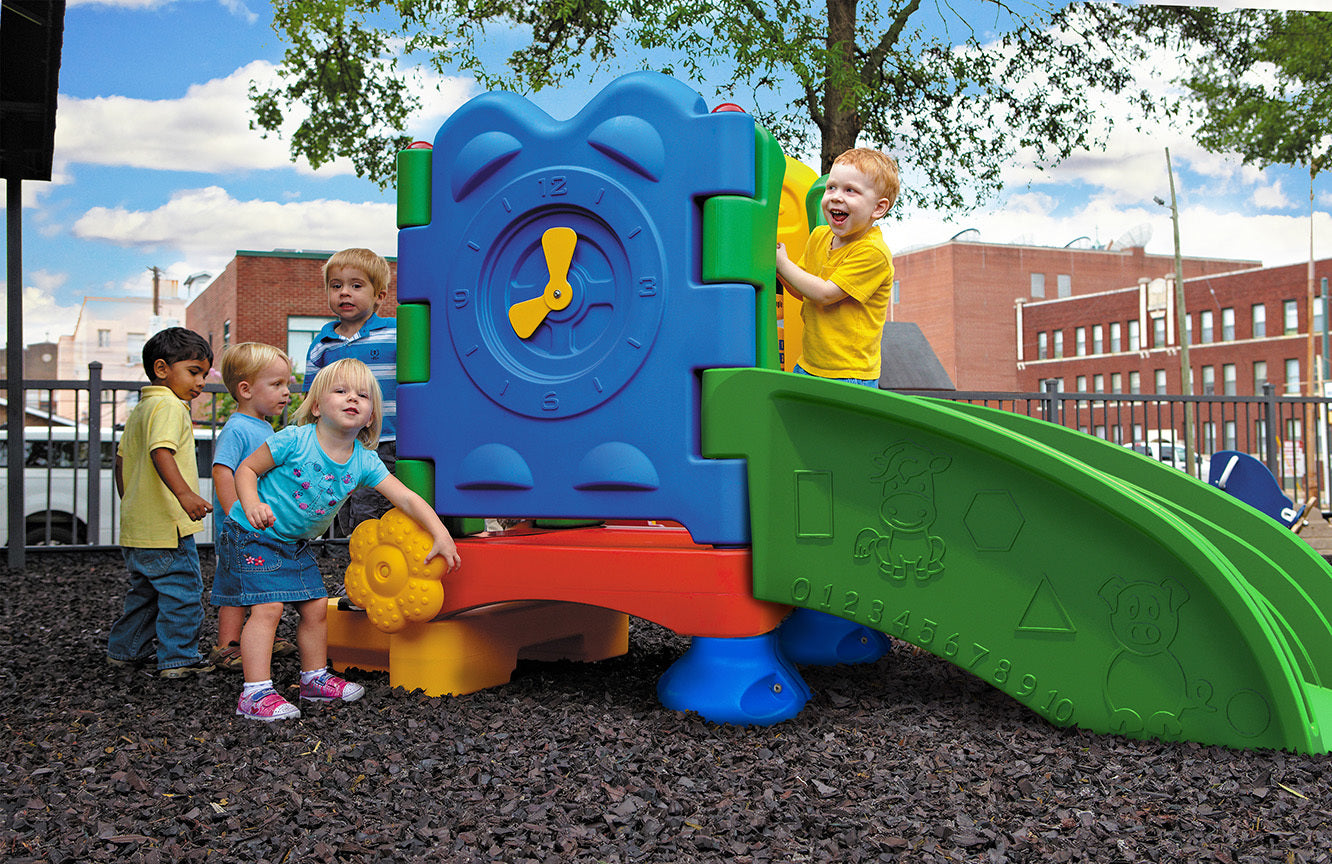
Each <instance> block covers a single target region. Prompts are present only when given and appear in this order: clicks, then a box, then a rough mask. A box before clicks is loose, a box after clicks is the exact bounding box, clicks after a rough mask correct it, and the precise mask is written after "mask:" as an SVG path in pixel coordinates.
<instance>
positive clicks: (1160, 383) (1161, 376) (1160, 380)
mask: <svg viewBox="0 0 1332 864" xmlns="http://www.w3.org/2000/svg"><path fill="white" fill-rule="evenodd" d="M1155 376H1156V392H1157V393H1162V394H1163V393H1165V392H1166V371H1165V370H1164V369H1157V370H1156V372H1155Z"/></svg>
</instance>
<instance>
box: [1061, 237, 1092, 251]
mask: <svg viewBox="0 0 1332 864" xmlns="http://www.w3.org/2000/svg"><path fill="white" fill-rule="evenodd" d="M1064 248H1065V249H1095V248H1096V247H1095V246H1094V245H1092V239H1091V238H1090V237H1088V236H1087V235H1086V234H1083V235H1082V236H1081V237H1074V238H1073V239H1072V240H1070V241H1068V242H1067V243H1065V244H1064Z"/></svg>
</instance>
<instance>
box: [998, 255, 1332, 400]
mask: <svg viewBox="0 0 1332 864" xmlns="http://www.w3.org/2000/svg"><path fill="white" fill-rule="evenodd" d="M1325 277H1327V278H1332V259H1325V260H1323V261H1320V262H1317V264H1316V267H1315V285H1318V284H1319V280H1321V279H1322V278H1325ZM1184 287H1185V298H1184V306H1185V309H1186V311H1187V312H1188V314H1189V317H1190V319H1191V320H1192V323H1193V340H1192V342H1191V344H1190V345H1189V366H1190V367H1191V368H1192V370H1193V382H1194V392H1195V393H1196V394H1202V392H1203V375H1202V367H1203V366H1211V367H1213V370H1214V372H1215V379H1214V380H1215V392H1216V393H1218V394H1220V393H1223V392H1224V387H1225V381H1224V376H1223V366H1224V365H1225V364H1234V365H1235V373H1236V374H1235V381H1236V388H1235V389H1236V393H1237V395H1240V396H1252V395H1260V393H1258V392H1255V386H1254V369H1253V364H1254V363H1255V362H1256V361H1262V362H1265V363H1266V364H1267V380H1268V381H1270V382H1271V383H1272V384H1273V385H1275V386H1276V387H1277V389H1278V392H1280V391H1281V390H1282V389H1284V386H1285V384H1286V383H1287V382H1286V379H1285V364H1286V360H1288V359H1297V360H1299V368H1300V378H1301V380H1305V379H1307V377H1308V374H1309V361H1308V338H1307V335H1308V328H1309V309H1308V265H1305V264H1295V265H1290V266H1285V267H1272V268H1266V269H1261V270H1250V271H1245V272H1239V273H1229V274H1224V275H1212V276H1206V277H1201V278H1195V279H1188V278H1186V279H1185V281H1184ZM1287 300H1294V301H1296V307H1297V310H1298V324H1297V330H1298V332H1297V333H1296V334H1294V335H1286V334H1285V333H1284V324H1285V314H1284V303H1285V301H1287ZM1257 303H1262V304H1263V305H1264V306H1265V308H1266V310H1267V321H1266V335H1265V336H1264V337H1262V338H1257V339H1255V338H1254V337H1253V312H1252V310H1253V306H1254V304H1257ZM1225 308H1233V309H1234V310H1235V328H1234V338H1233V339H1232V340H1230V341H1223V338H1222V314H1221V310H1223V309H1225ZM1204 311H1210V312H1211V313H1212V329H1213V336H1212V338H1213V341H1212V342H1209V343H1205V344H1204V343H1202V342H1201V338H1202V327H1201V324H1200V321H1199V318H1200V315H1201V313H1203V312H1204ZM1138 315H1139V291H1138V289H1137V288H1133V289H1127V290H1122V291H1115V292H1112V293H1107V294H1102V295H1099V296H1094V297H1085V298H1084V297H1074V298H1071V299H1066V300H1060V301H1047V302H1044V303H1042V302H1035V301H1033V302H1031V303H1028V304H1024V307H1023V350H1024V355H1025V357H1024V360H1025V362H1024V364H1023V367H1022V368H1021V369H1019V370H1018V372H1017V377H1018V389H1019V390H1024V391H1033V390H1037V389H1040V386H1041V383H1040V382H1041V381H1042V380H1044V379H1047V378H1063V379H1064V388H1065V390H1067V391H1069V392H1073V391H1075V390H1076V389H1077V383H1076V382H1077V376H1079V375H1083V376H1086V379H1087V389H1088V390H1089V391H1093V390H1094V384H1093V381H1094V377H1093V376H1095V375H1097V374H1101V375H1103V376H1104V380H1105V388H1106V390H1107V391H1108V390H1110V387H1111V383H1110V382H1111V374H1112V373H1114V372H1119V373H1121V375H1122V376H1123V392H1126V393H1127V392H1129V383H1128V382H1129V374H1128V373H1129V372H1131V371H1138V372H1139V373H1140V374H1141V376H1142V384H1141V392H1143V393H1154V392H1156V384H1155V371H1156V370H1157V369H1164V370H1165V373H1166V389H1167V392H1168V393H1173V394H1179V393H1182V392H1183V388H1182V387H1181V381H1182V373H1181V369H1180V356H1179V340H1178V335H1177V334H1176V338H1174V339H1173V340H1171V339H1168V340H1167V341H1168V344H1167V345H1166V346H1165V347H1157V346H1155V345H1154V344H1153V343H1152V336H1151V333H1150V327H1149V328H1148V330H1147V332H1144V333H1143V334H1142V347H1141V350H1140V351H1137V352H1128V350H1127V348H1128V331H1127V325H1126V323H1125V322H1127V320H1128V319H1129V318H1137V317H1138ZM1111 321H1119V322H1121V325H1122V326H1123V331H1122V334H1123V343H1122V345H1121V348H1122V349H1123V350H1122V351H1121V353H1118V354H1110V353H1109V349H1110V335H1109V323H1110V322H1111ZM1095 324H1102V325H1104V326H1105V340H1104V346H1103V347H1104V351H1105V352H1106V353H1105V354H1102V355H1097V356H1084V357H1078V356H1076V355H1077V348H1076V344H1075V342H1076V340H1075V334H1076V328H1077V327H1079V326H1082V327H1085V328H1086V332H1087V336H1088V342H1090V341H1091V331H1092V326H1093V325H1095ZM1056 329H1062V330H1063V331H1064V357H1063V359H1055V358H1054V357H1053V339H1052V338H1049V337H1047V345H1048V346H1050V348H1049V352H1050V353H1048V355H1047V356H1048V357H1049V358H1050V359H1047V360H1045V361H1041V360H1039V359H1038V353H1037V350H1038V349H1037V338H1038V334H1039V333H1041V332H1045V333H1051V332H1053V331H1054V330H1056ZM1316 335H1321V334H1316ZM1087 350H1088V353H1089V354H1090V352H1091V351H1092V350H1093V348H1092V346H1090V345H1089V346H1088V349H1087ZM1315 350H1321V341H1319V342H1318V344H1317V345H1316V346H1315Z"/></svg>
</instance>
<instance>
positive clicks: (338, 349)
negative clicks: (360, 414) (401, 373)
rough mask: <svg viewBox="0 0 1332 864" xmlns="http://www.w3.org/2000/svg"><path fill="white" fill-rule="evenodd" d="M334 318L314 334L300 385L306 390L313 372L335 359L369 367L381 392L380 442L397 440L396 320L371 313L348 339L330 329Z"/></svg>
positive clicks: (333, 324) (308, 387)
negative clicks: (353, 360) (356, 362)
mask: <svg viewBox="0 0 1332 864" xmlns="http://www.w3.org/2000/svg"><path fill="white" fill-rule="evenodd" d="M338 323H339V322H337V321H330V322H329V323H327V324H325V325H324V326H323V328H322V329H321V330H320V331H319V333H318V334H316V336H315V338H314V341H313V342H311V343H310V353H309V355H308V356H307V357H306V358H305V381H304V382H302V384H301V388H302V389H303V390H304V391H306V392H309V390H310V385H311V384H312V383H313V382H314V378H315V374H316V373H318V372H319V370H320V369H323V368H324V367H325V366H328V365H329V364H331V363H334V362H336V361H338V360H342V359H343V358H345V357H353V358H355V359H357V360H360V361H361V362H362V363H364V364H365V365H367V366H369V367H370V371H371V372H372V373H373V374H374V376H375V380H376V381H378V382H379V389H380V390H381V391H383V394H384V428H383V430H382V431H381V432H380V435H379V440H380V441H396V440H397V438H398V430H397V423H396V420H397V417H398V322H397V321H396V320H395V319H393V318H380V317H379V316H378V315H375V314H374V313H371V315H370V317H369V318H367V319H366V322H365V323H364V324H362V325H361V329H360V330H358V331H357V333H356V335H355V336H352V337H351V338H347V337H346V336H342V335H341V334H339V333H338V332H337V331H336V330H334V329H333V328H334V327H336V326H337V325H338Z"/></svg>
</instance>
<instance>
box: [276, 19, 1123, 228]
mask: <svg viewBox="0 0 1332 864" xmlns="http://www.w3.org/2000/svg"><path fill="white" fill-rule="evenodd" d="M967 8H968V9H970V10H971V12H969V13H968V17H964V16H963V15H962V13H959V12H957V11H954V9H955V7H954V5H953V4H947V3H940V2H938V0H933V2H930V3H925V2H924V0H871V2H865V3H861V2H858V0H826V3H822V2H821V3H815V2H810V0H715V2H708V3H699V2H693V0H553V2H552V0H544V2H537V0H274V10H275V15H274V28H275V30H276V31H277V33H278V34H279V36H280V37H281V38H282V39H283V40H284V41H285V43H286V44H287V45H288V47H287V50H286V54H285V57H284V59H283V62H282V64H281V67H280V69H279V74H280V76H281V79H282V80H281V83H280V84H279V85H278V86H275V87H273V88H268V89H264V88H258V87H252V89H251V98H252V100H253V105H254V112H255V113H254V121H253V122H254V125H255V126H256V127H257V128H260V129H263V130H265V131H266V133H274V132H276V131H277V130H279V129H280V128H281V127H282V126H283V123H284V117H285V115H286V114H287V113H288V112H293V111H294V112H296V113H297V114H300V115H301V116H302V118H303V119H301V121H300V123H299V126H298V127H297V129H296V131H295V132H294V134H293V135H292V137H291V141H290V148H291V154H292V158H293V160H295V159H305V160H307V161H308V162H309V163H310V164H311V165H312V166H313V167H316V168H317V167H319V166H320V165H322V164H324V163H326V162H329V161H331V160H332V159H334V158H337V157H345V158H349V159H351V161H352V163H353V164H354V166H355V168H356V171H357V173H358V174H360V175H361V176H363V177H366V178H369V179H371V180H373V181H375V182H377V183H379V184H380V185H381V186H384V185H388V184H389V183H391V182H393V166H394V159H393V156H394V154H395V153H396V151H397V150H398V149H400V148H401V147H403V146H405V145H406V144H407V143H408V140H407V138H406V137H405V136H404V135H403V134H402V132H401V130H402V129H403V127H404V126H405V125H406V121H407V119H408V117H409V116H410V115H411V113H412V112H413V111H414V110H415V109H416V108H417V107H418V106H419V105H420V104H421V102H420V97H419V95H417V94H418V91H417V89H416V86H415V84H414V82H413V80H412V79H413V73H412V70H413V68H414V67H415V66H416V65H418V64H421V65H424V66H426V67H428V68H433V69H434V70H435V71H437V72H438V73H440V74H454V73H457V72H469V73H471V74H473V75H474V76H475V77H476V79H477V81H478V82H479V83H480V84H481V86H482V87H484V88H486V89H507V90H513V91H515V92H519V93H531V92H534V91H537V90H540V89H543V88H547V87H557V86H559V85H561V84H562V83H565V82H568V81H578V82H582V81H585V80H589V79H591V78H593V77H594V76H596V75H599V74H603V73H608V72H627V71H631V70H632V69H638V68H649V69H657V70H658V71H662V72H665V73H667V74H672V75H675V76H677V77H679V78H681V79H682V80H686V81H691V82H710V83H711V85H712V86H713V87H714V88H715V89H714V94H715V95H720V96H723V97H725V98H727V99H729V100H731V101H736V102H744V103H748V104H745V105H744V107H745V108H746V109H747V110H749V111H750V112H751V113H753V114H754V115H755V116H756V118H757V119H758V120H759V122H761V123H763V124H764V126H766V127H767V128H768V129H769V130H770V131H772V132H773V134H774V135H775V136H776V137H777V138H778V140H779V141H780V142H781V143H782V145H783V147H784V148H786V150H787V152H803V151H804V150H805V149H807V148H809V147H811V146H812V145H813V144H814V143H815V140H817V142H818V144H819V146H820V162H821V168H822V169H823V170H824V171H826V170H827V169H828V167H829V166H830V165H831V163H832V160H833V158H835V157H836V156H837V154H838V153H840V152H842V151H843V150H845V149H846V148H848V147H852V146H855V145H856V144H857V143H867V144H869V145H870V146H876V147H880V148H883V149H884V150H885V151H886V152H888V153H890V154H892V155H894V156H896V157H897V159H898V160H899V162H901V163H903V165H904V167H905V168H907V169H908V170H910V171H912V172H914V175H915V176H917V177H921V178H924V181H923V182H919V183H917V184H913V186H912V187H909V188H907V189H904V190H903V195H902V199H903V200H904V201H910V202H912V203H915V204H917V205H920V206H927V207H936V208H943V209H950V210H959V211H960V210H967V209H971V208H974V207H976V206H978V205H980V204H981V203H983V202H984V201H986V200H987V199H989V198H990V197H991V196H993V195H994V194H995V193H996V192H998V191H999V190H1000V189H1001V188H1002V180H1001V172H1002V170H1003V168H1004V167H1006V166H1007V165H1010V164H1012V163H1013V162H1014V161H1015V159H1016V158H1017V157H1018V154H1019V153H1021V154H1024V157H1025V158H1030V159H1031V160H1032V161H1034V162H1035V164H1036V165H1038V166H1040V167H1047V166H1049V165H1052V164H1055V163H1057V162H1059V161H1060V160H1062V159H1063V158H1065V157H1067V156H1068V155H1070V154H1071V153H1073V152H1076V151H1078V150H1080V149H1086V148H1092V147H1095V146H1098V145H1099V144H1100V143H1101V142H1102V136H1103V134H1104V132H1105V129H1104V128H1103V124H1102V123H1101V122H1100V118H1099V117H1098V114H1097V108H1098V107H1099V102H1098V98H1097V97H1098V94H1102V93H1105V92H1119V91H1121V90H1123V89H1124V88H1125V87H1126V86H1128V84H1129V83H1130V81H1131V80H1132V78H1131V75H1130V73H1129V71H1128V69H1127V64H1125V63H1124V62H1122V60H1120V59H1117V57H1116V56H1115V55H1114V54H1113V53H1111V52H1110V51H1109V50H1108V49H1107V44H1108V43H1106V42H1103V41H1100V40H1101V36H1099V35H1098V28H1097V26H1096V21H1097V17H1098V13H1096V12H1089V11H1088V9H1089V8H1090V7H1080V6H1073V7H1064V8H1060V9H1056V8H1053V7H1051V6H1047V5H1027V4H1026V3H1025V0H1024V4H1023V5H1022V6H1021V8H1014V7H1012V6H1010V5H1008V4H1007V2H1005V0H971V2H969V5H968V6H967ZM982 19H983V20H982ZM992 31H1003V32H1002V33H1001V34H1000V35H995V36H991V35H989V34H990V33H991V32H992ZM1099 32H1102V33H1103V32H1105V31H1099ZM496 56H504V57H505V58H506V59H505V62H504V65H503V66H502V67H497V66H495V65H494V62H493V58H494V57H496Z"/></svg>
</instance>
